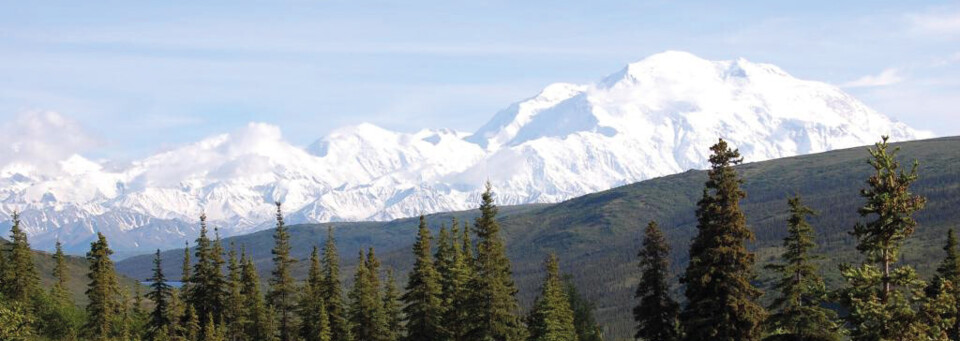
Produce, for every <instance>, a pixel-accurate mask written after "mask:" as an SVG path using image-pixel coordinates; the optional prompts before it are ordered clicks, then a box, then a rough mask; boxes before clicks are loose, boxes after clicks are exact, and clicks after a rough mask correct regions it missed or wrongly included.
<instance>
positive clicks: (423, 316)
mask: <svg viewBox="0 0 960 341" xmlns="http://www.w3.org/2000/svg"><path fill="white" fill-rule="evenodd" d="M430 239H431V237H430V230H429V229H428V228H427V220H426V218H424V216H423V215H420V225H419V228H418V229H417V241H416V242H415V243H414V244H413V255H414V257H415V260H414V263H413V269H411V270H410V274H409V275H408V276H407V288H406V289H407V290H406V292H405V293H404V294H403V297H402V300H403V302H404V305H405V306H404V308H403V312H404V317H405V318H406V322H407V323H406V326H407V337H406V338H405V340H409V341H418V340H423V341H432V340H441V339H442V338H443V336H444V335H445V331H444V328H443V327H444V326H443V302H442V301H441V294H442V287H441V284H440V274H439V273H438V272H437V269H436V268H435V267H434V264H433V258H432V257H433V256H432V254H431V246H430Z"/></svg>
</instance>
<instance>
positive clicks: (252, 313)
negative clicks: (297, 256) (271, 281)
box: [241, 252, 276, 341]
mask: <svg viewBox="0 0 960 341" xmlns="http://www.w3.org/2000/svg"><path fill="white" fill-rule="evenodd" d="M241 260H242V277H241V283H242V286H241V294H242V295H243V301H244V308H245V311H246V316H245V318H244V327H243V330H244V333H243V334H244V335H245V339H246V340H251V341H254V340H256V341H259V340H266V341H270V340H275V339H276V336H275V335H274V334H275V332H276V330H275V328H274V324H273V317H272V316H273V314H272V312H271V311H270V309H269V307H268V306H267V304H266V302H265V301H264V298H263V295H261V294H260V276H259V275H258V274H257V268H256V266H255V265H254V264H253V260H251V259H250V257H249V256H247V255H246V252H243V255H242V257H241Z"/></svg>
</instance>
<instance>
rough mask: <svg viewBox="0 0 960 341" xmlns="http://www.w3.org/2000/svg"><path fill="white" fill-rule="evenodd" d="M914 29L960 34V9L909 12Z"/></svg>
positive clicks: (934, 32)
mask: <svg viewBox="0 0 960 341" xmlns="http://www.w3.org/2000/svg"><path fill="white" fill-rule="evenodd" d="M908 19H909V20H910V23H911V24H912V25H913V29H914V30H915V31H918V32H921V33H928V34H935V35H946V36H953V35H960V11H952V12H951V11H947V12H937V13H924V14H910V15H909V16H908Z"/></svg>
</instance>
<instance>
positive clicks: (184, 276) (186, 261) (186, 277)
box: [180, 241, 190, 301]
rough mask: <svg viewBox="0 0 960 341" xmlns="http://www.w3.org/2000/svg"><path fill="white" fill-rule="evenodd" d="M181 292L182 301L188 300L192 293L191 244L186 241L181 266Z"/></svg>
mask: <svg viewBox="0 0 960 341" xmlns="http://www.w3.org/2000/svg"><path fill="white" fill-rule="evenodd" d="M180 270H181V275H180V292H181V293H182V296H184V297H182V298H181V299H182V300H184V301H185V300H186V299H187V296H188V295H189V293H190V242H189V241H185V242H184V247H183V265H181V266H180Z"/></svg>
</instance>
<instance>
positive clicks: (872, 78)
mask: <svg viewBox="0 0 960 341" xmlns="http://www.w3.org/2000/svg"><path fill="white" fill-rule="evenodd" d="M901 81H903V77H901V76H900V71H899V70H897V69H894V68H890V69H885V70H883V72H880V74H878V75H866V76H863V77H860V78H858V79H855V80H852V81H849V82H846V83H843V84H841V85H840V86H841V87H845V88H863V87H874V86H886V85H891V84H896V83H900V82H901Z"/></svg>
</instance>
